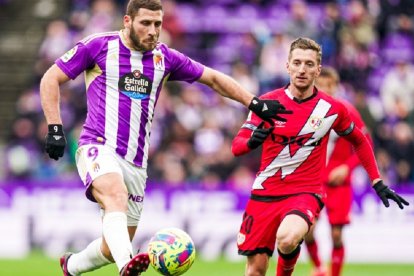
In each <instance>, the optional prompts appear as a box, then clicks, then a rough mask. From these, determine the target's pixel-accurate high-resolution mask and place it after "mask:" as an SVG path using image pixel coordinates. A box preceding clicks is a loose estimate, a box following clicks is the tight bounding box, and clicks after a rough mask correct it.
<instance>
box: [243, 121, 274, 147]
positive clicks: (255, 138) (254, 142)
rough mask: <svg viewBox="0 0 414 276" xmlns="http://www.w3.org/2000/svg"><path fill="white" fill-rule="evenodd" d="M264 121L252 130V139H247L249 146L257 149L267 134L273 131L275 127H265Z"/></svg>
mask: <svg viewBox="0 0 414 276" xmlns="http://www.w3.org/2000/svg"><path fill="white" fill-rule="evenodd" d="M263 125H264V122H261V123H260V124H259V125H258V126H257V128H256V129H255V130H254V131H253V132H252V135H251V136H250V139H249V140H248V141H247V146H248V147H249V148H251V149H255V148H257V147H258V146H260V145H261V144H263V142H264V141H265V140H266V138H267V136H269V134H271V133H272V131H273V129H274V127H271V128H263Z"/></svg>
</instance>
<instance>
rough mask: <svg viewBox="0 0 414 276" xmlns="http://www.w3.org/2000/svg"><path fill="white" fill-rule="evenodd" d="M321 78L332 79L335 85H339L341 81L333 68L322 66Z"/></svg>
mask: <svg viewBox="0 0 414 276" xmlns="http://www.w3.org/2000/svg"><path fill="white" fill-rule="evenodd" d="M319 77H325V78H331V79H333V80H334V81H335V83H339V81H340V78H339V75H338V72H337V71H336V70H335V69H334V68H333V67H331V66H322V69H321V73H320V74H319Z"/></svg>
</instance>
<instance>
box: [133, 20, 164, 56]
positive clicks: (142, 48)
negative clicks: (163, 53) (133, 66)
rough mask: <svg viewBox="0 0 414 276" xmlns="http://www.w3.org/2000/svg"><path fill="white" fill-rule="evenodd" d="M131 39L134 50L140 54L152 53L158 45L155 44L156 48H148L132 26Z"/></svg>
mask: <svg viewBox="0 0 414 276" xmlns="http://www.w3.org/2000/svg"><path fill="white" fill-rule="evenodd" d="M129 39H130V40H131V41H132V46H133V47H134V49H135V50H138V51H140V52H146V51H152V50H154V48H155V45H156V43H154V46H146V45H145V44H144V43H141V41H140V40H139V37H138V36H137V34H136V32H135V29H134V27H133V26H131V30H130V32H129ZM156 40H158V39H156Z"/></svg>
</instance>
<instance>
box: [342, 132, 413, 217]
mask: <svg viewBox="0 0 414 276" xmlns="http://www.w3.org/2000/svg"><path fill="white" fill-rule="evenodd" d="M344 137H345V139H347V140H348V141H349V142H351V143H352V145H353V146H354V148H355V152H356V154H357V155H358V158H359V160H360V161H361V164H362V166H363V167H364V168H365V170H366V171H367V173H368V175H369V178H370V179H371V181H372V187H373V188H374V190H375V192H376V193H377V195H378V196H379V197H380V199H381V201H382V202H383V204H384V205H385V207H389V206H390V204H389V202H388V199H391V200H393V201H395V202H396V203H397V204H398V206H399V207H400V209H404V205H407V206H408V205H409V203H408V202H407V201H406V200H405V199H404V198H402V197H401V196H399V195H398V194H397V193H395V192H394V191H393V190H391V189H390V188H389V187H388V186H386V185H384V183H383V181H382V179H381V178H380V174H379V170H378V166H377V162H376V161H375V157H374V151H373V149H372V147H371V145H370V143H369V141H368V139H367V138H366V137H365V135H364V134H363V133H362V132H361V130H360V129H359V128H354V129H353V130H352V132H351V133H350V134H348V135H346V136H344Z"/></svg>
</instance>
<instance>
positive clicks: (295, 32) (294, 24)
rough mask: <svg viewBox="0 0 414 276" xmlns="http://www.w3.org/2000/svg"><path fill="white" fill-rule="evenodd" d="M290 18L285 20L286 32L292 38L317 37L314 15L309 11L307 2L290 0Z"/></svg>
mask: <svg viewBox="0 0 414 276" xmlns="http://www.w3.org/2000/svg"><path fill="white" fill-rule="evenodd" d="M290 16H291V18H290V19H289V20H288V22H286V29H285V30H286V33H287V34H288V35H289V36H290V37H293V38H296V37H300V36H302V37H309V38H312V39H316V38H317V29H316V22H315V21H316V20H317V19H318V18H315V15H314V14H312V13H310V12H309V9H308V4H307V2H306V1H304V0H292V1H291V2H290Z"/></svg>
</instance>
